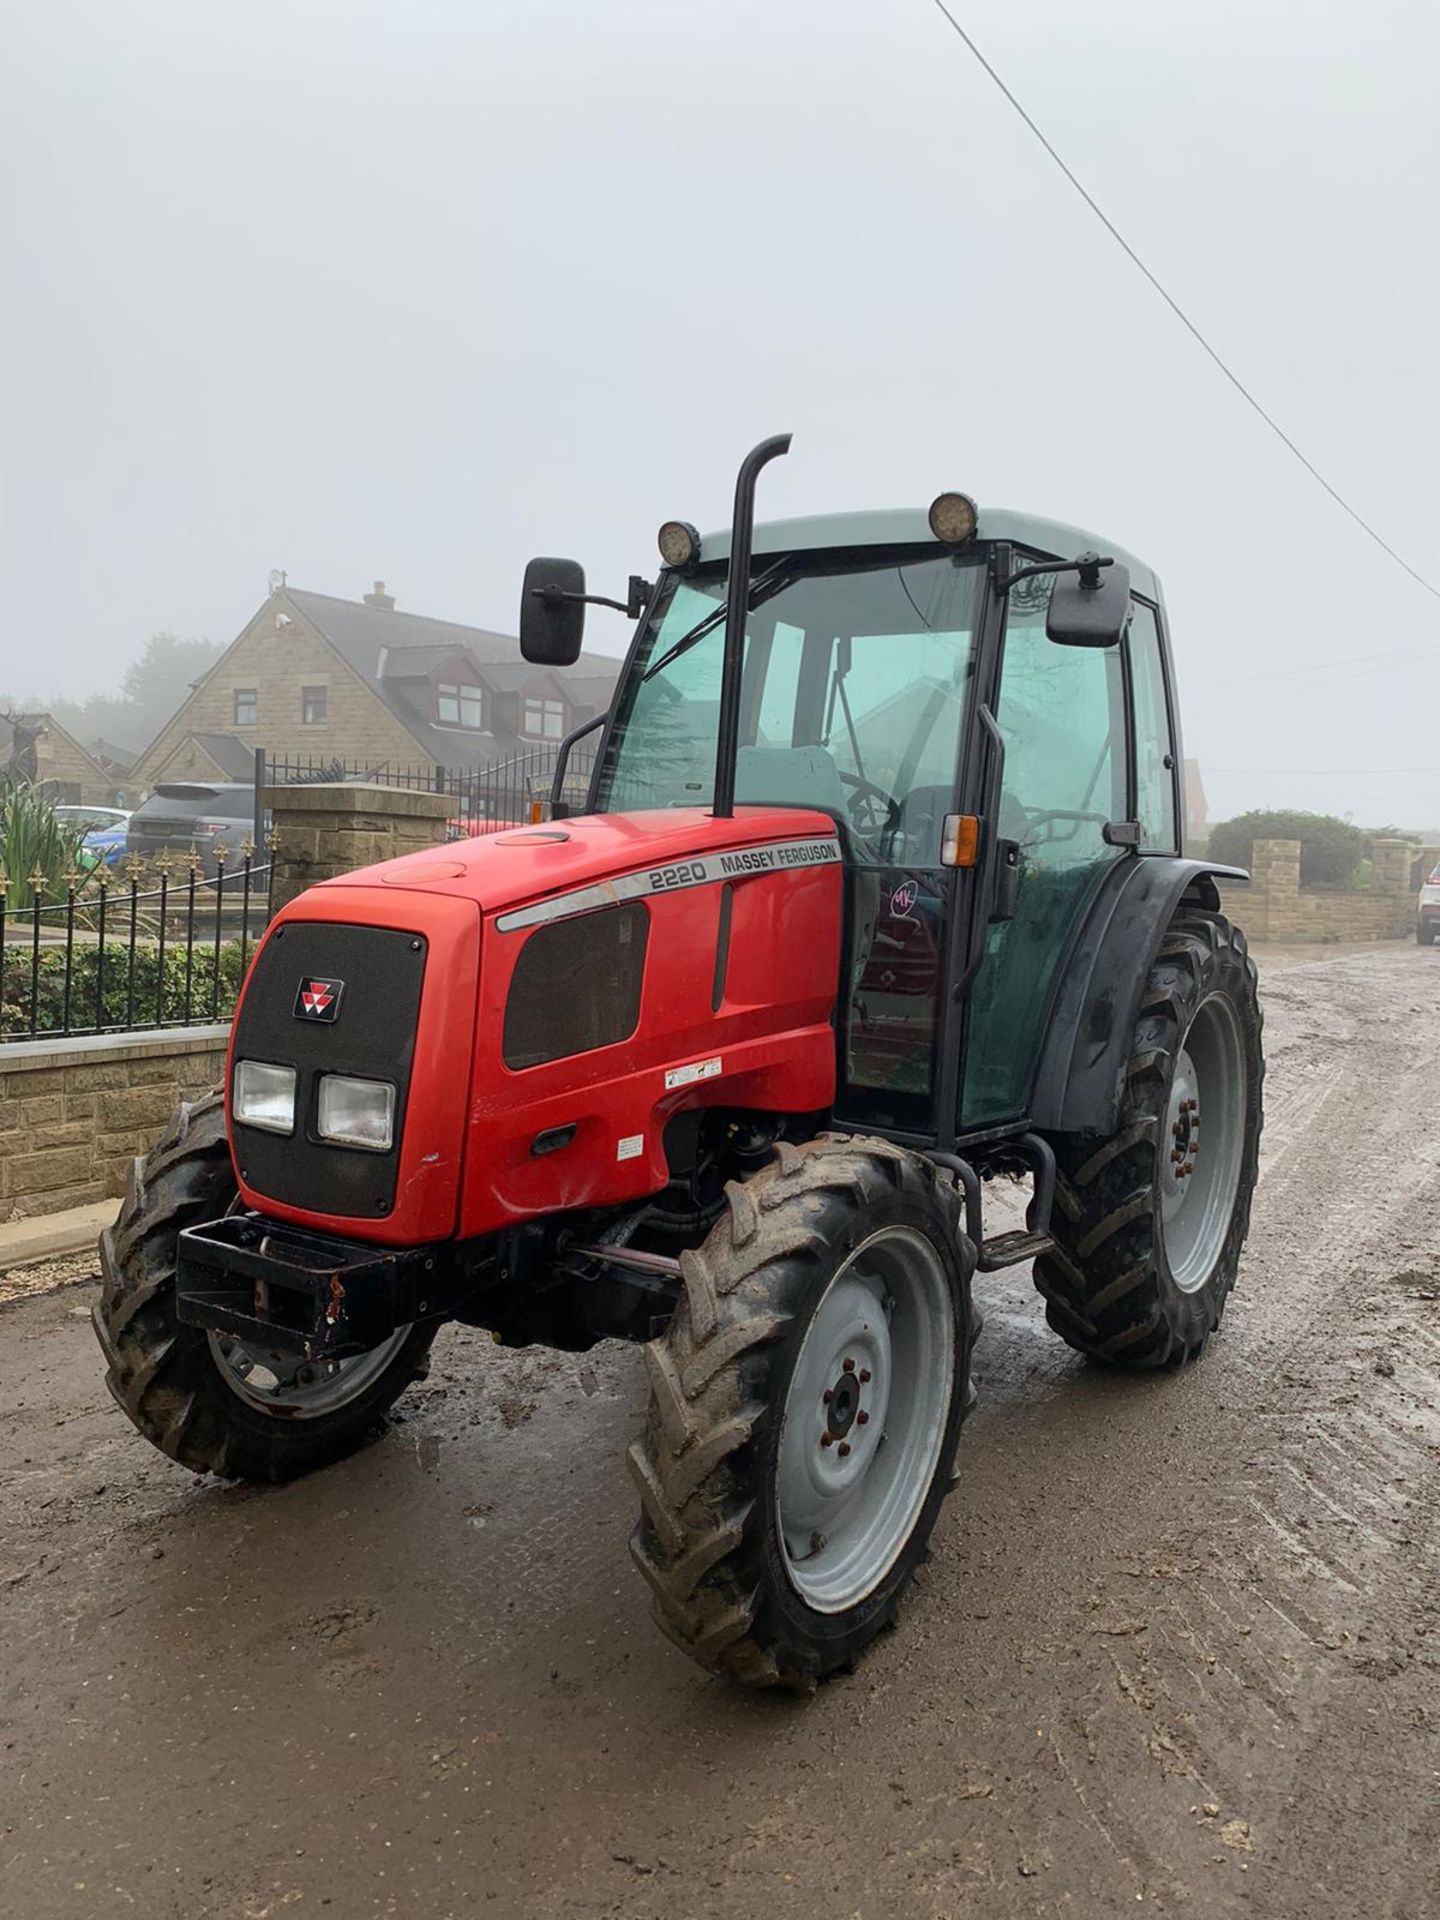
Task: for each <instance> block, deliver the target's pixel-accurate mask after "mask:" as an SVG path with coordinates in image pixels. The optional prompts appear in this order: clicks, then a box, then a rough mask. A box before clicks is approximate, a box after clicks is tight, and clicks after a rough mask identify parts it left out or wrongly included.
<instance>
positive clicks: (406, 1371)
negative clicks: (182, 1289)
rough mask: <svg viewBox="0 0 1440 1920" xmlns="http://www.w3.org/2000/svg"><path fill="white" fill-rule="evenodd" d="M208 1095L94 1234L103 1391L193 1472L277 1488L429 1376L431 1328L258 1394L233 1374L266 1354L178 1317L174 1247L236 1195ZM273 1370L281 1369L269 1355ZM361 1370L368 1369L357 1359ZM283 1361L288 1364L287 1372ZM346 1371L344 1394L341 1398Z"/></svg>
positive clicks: (138, 1172)
mask: <svg viewBox="0 0 1440 1920" xmlns="http://www.w3.org/2000/svg"><path fill="white" fill-rule="evenodd" d="M236 1193H237V1189H236V1183H235V1173H234V1169H233V1167H232V1165H231V1160H230V1148H229V1143H228V1141H227V1140H226V1137H225V1106H224V1100H223V1097H222V1095H221V1094H220V1093H219V1092H218V1091H217V1092H214V1093H207V1094H205V1095H204V1096H203V1097H202V1098H201V1099H199V1100H197V1101H196V1102H195V1103H194V1104H193V1105H191V1104H189V1103H186V1102H182V1103H181V1105H180V1107H179V1108H178V1109H177V1111H176V1114H175V1117H174V1118H173V1120H172V1121H171V1122H170V1125H169V1127H168V1128H167V1129H166V1131H165V1133H164V1135H163V1137H162V1138H161V1140H160V1141H159V1143H158V1144H157V1145H156V1146H155V1147H154V1148H153V1149H152V1150H151V1151H150V1152H149V1153H148V1154H145V1155H143V1156H142V1157H140V1158H138V1159H137V1160H136V1161H135V1164H134V1166H133V1167H132V1169H131V1172H130V1182H129V1186H128V1187H127V1189H126V1193H125V1199H124V1203H123V1205H122V1206H121V1209H120V1213H119V1216H118V1218H117V1219H116V1222H115V1225H114V1226H113V1227H109V1228H107V1229H106V1231H105V1232H104V1233H103V1234H102V1235H101V1238H100V1265H101V1273H102V1281H103V1285H102V1287H101V1293H100V1300H99V1303H98V1304H97V1306H96V1307H95V1310H94V1313H93V1314H92V1316H91V1318H92V1320H93V1322H94V1326H95V1332H96V1335H97V1336H98V1338H99V1341H100V1345H101V1347H102V1349H103V1350H104V1353H105V1358H106V1361H107V1363H108V1364H107V1370H106V1376H105V1378H106V1385H107V1386H108V1387H109V1389H110V1392H111V1394H112V1395H113V1396H114V1398H115V1400H116V1402H117V1403H118V1405H119V1407H120V1409H121V1411H122V1412H123V1413H124V1414H125V1415H126V1417H127V1418H128V1419H129V1420H130V1422H131V1424H132V1425H133V1426H135V1427H136V1428H137V1429H138V1431H139V1432H140V1433H142V1434H143V1435H144V1436H145V1438H146V1439H147V1440H148V1441H150V1443H151V1444H152V1445H153V1446H156V1447H158V1448H159V1449H160V1451H161V1452H162V1453H164V1454H168V1455H169V1457H170V1458H171V1459H172V1460H176V1461H178V1462H179V1463H180V1465H181V1466H182V1467H189V1468H190V1470H191V1471H192V1472H193V1473H215V1474H222V1475H225V1476H227V1477H228V1478H231V1479H236V1480H261V1481H279V1480H289V1479H292V1478H293V1477H294V1476H295V1475H296V1474H300V1473H307V1472H309V1471H310V1469H311V1468H313V1467H323V1466H327V1465H328V1464H329V1463H330V1462H331V1461H333V1460H339V1459H341V1458H342V1457H343V1456H344V1455H345V1454H348V1453H352V1452H353V1451H354V1450H355V1448H357V1447H358V1446H360V1445H361V1443H362V1442H363V1441H364V1440H365V1439H366V1438H367V1436H368V1435H369V1434H370V1433H371V1432H373V1431H374V1430H375V1428H376V1426H377V1425H378V1424H380V1423H381V1422H382V1420H383V1416H384V1414H385V1412H386V1410H387V1409H388V1408H389V1407H390V1406H391V1405H392V1404H393V1402H394V1401H395V1400H396V1399H398V1398H399V1396H400V1394H401V1393H402V1392H403V1391H404V1390H405V1388H406V1387H407V1386H408V1385H409V1384H410V1382H411V1381H412V1380H418V1379H421V1378H423V1376H424V1374H425V1372H426V1371H427V1368H428V1354H429V1348H430V1343H431V1341H432V1340H433V1339H434V1337H435V1331H436V1330H435V1328H434V1327H433V1326H421V1327H413V1328H410V1329H408V1330H406V1332H405V1333H404V1334H403V1336H401V1335H397V1336H396V1338H395V1339H394V1340H393V1341H391V1342H387V1343H386V1348H390V1349H392V1351H390V1352H389V1353H388V1354H387V1353H386V1351H385V1348H377V1349H375V1352H374V1354H373V1355H372V1354H361V1355H359V1356H357V1358H356V1360H354V1361H342V1362H341V1363H340V1368H339V1370H338V1371H337V1372H334V1373H331V1374H328V1375H326V1376H325V1377H324V1378H323V1379H322V1380H321V1381H320V1382H319V1383H318V1385H314V1386H292V1387H289V1388H287V1387H286V1386H285V1385H284V1384H283V1382H282V1379H281V1373H280V1372H278V1371H277V1372H276V1373H274V1374H273V1375H272V1376H271V1377H272V1378H274V1379H275V1382H276V1387H275V1390H274V1391H273V1393H272V1394H271V1395H270V1396H269V1399H270V1403H271V1405H273V1408H274V1410H273V1411H271V1410H270V1409H269V1407H267V1405H266V1400H267V1395H266V1393H265V1392H264V1391H262V1390H261V1389H260V1388H259V1387H258V1386H255V1387H251V1386H250V1385H248V1384H247V1378H245V1377H242V1374H241V1371H240V1370H239V1369H240V1368H241V1367H242V1366H244V1365H245V1363H246V1362H247V1361H248V1362H249V1363H250V1370H251V1371H252V1372H253V1370H254V1368H255V1365H256V1362H258V1363H259V1377H260V1378H262V1379H263V1378H264V1377H265V1371H266V1370H265V1365H264V1362H265V1359H266V1356H263V1355H252V1354H251V1350H250V1349H248V1348H244V1347H242V1346H241V1343H239V1342H236V1341H224V1342H223V1344H222V1342H221V1341H220V1340H218V1339H217V1338H216V1337H215V1336H212V1335H211V1334H209V1333H207V1332H206V1331H205V1330H204V1329H203V1328H200V1327H192V1326H187V1325H186V1324H185V1323H184V1322H182V1321H181V1320H180V1319H179V1318H178V1317H177V1315H176V1311H175V1266H176V1240H177V1238H178V1236H179V1234H180V1232H181V1230H182V1229H183V1228H185V1227H189V1226H193V1225H195V1224H196V1223H197V1222H199V1221H202V1220H214V1219H216V1218H218V1217H219V1216H220V1215H222V1214H224V1213H226V1212H227V1211H228V1210H229V1209H230V1208H231V1207H232V1206H233V1205H234V1203H235V1199H236ZM269 1358H270V1359H272V1360H273V1361H274V1362H275V1365H276V1367H277V1368H278V1369H281V1370H283V1368H284V1366H285V1365H286V1364H287V1362H286V1361H285V1360H284V1358H283V1357H281V1356H269ZM367 1362H369V1363H371V1364H370V1365H369V1366H368V1367H367V1366H366V1365H365V1363H367ZM289 1364H293V1363H289ZM347 1368H348V1369H350V1370H351V1371H350V1379H351V1381H352V1382H353V1383H354V1389H353V1391H349V1392H347V1391H346V1390H345V1380H346V1369H347Z"/></svg>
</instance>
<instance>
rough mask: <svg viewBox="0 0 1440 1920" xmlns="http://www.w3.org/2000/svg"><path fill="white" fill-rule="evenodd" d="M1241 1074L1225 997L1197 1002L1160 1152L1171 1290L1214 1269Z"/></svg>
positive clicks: (1234, 1186)
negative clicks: (1172, 1284) (1172, 1282)
mask: <svg viewBox="0 0 1440 1920" xmlns="http://www.w3.org/2000/svg"><path fill="white" fill-rule="evenodd" d="M1245 1109H1246V1073H1245V1050H1244V1047H1243V1046H1242V1044H1241V1039H1240V1024H1239V1021H1238V1019H1237V1018H1236V1013H1235V1007H1234V1004H1233V1003H1232V1001H1231V1000H1230V999H1229V998H1228V997H1227V996H1226V995H1224V994H1220V993H1216V994H1212V995H1211V996H1210V998H1209V999H1208V1000H1202V1001H1201V1003H1200V1005H1199V1007H1198V1008H1197V1009H1196V1011H1195V1017H1194V1019H1193V1020H1192V1021H1191V1022H1190V1026H1189V1028H1188V1030H1187V1031H1186V1034H1185V1038H1184V1041H1183V1043H1182V1045H1181V1048H1180V1052H1179V1054H1178V1055H1177V1056H1176V1060H1175V1075H1174V1078H1173V1080H1172V1082H1171V1086H1170V1104H1169V1108H1168V1110H1167V1113H1166V1131H1165V1135H1164V1137H1163V1139H1162V1141H1161V1154H1160V1226H1161V1232H1162V1234H1163V1237H1164V1241H1165V1257H1166V1259H1167V1260H1168V1262H1169V1265H1170V1272H1171V1275H1172V1277H1173V1279H1174V1281H1175V1284H1176V1286H1177V1287H1179V1288H1180V1289H1181V1290H1182V1291H1183V1292H1185V1293H1195V1292H1197V1291H1198V1289H1199V1288H1201V1287H1203V1286H1204V1285H1205V1283H1206V1281H1207V1280H1208V1279H1209V1278H1210V1276H1211V1274H1212V1273H1213V1272H1214V1270H1215V1264H1216V1262H1217V1261H1218V1260H1219V1258H1220V1254H1221V1250H1222V1249H1223V1247H1224V1245H1225V1239H1226V1236H1227V1234H1228V1233H1229V1231H1230V1221H1231V1218H1232V1216H1233V1214H1234V1211H1235V1196H1236V1193H1237V1192H1238V1190H1239V1186H1240V1163H1241V1158H1242V1155H1243V1153H1244V1147H1245Z"/></svg>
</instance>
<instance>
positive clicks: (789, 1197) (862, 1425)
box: [630, 1136, 975, 1688]
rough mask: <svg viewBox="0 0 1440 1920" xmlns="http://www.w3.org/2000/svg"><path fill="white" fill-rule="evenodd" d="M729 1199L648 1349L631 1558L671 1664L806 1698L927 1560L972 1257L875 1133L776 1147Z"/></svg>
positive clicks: (957, 1391)
mask: <svg viewBox="0 0 1440 1920" xmlns="http://www.w3.org/2000/svg"><path fill="white" fill-rule="evenodd" d="M728 1200H729V1206H728V1209H727V1211H726V1213H725V1214H724V1215H723V1216H722V1217H721V1219H720V1220H719V1222H718V1223H717V1224H716V1226H715V1227H714V1229H713V1230H712V1232H711V1234H710V1236H709V1238H708V1239H707V1240H706V1242H705V1243H704V1245H703V1246H702V1247H701V1248H699V1249H698V1251H696V1252H694V1253H687V1254H684V1255H682V1256H681V1270H682V1273H683V1276H684V1282H685V1293H684V1296H683V1298H682V1300H681V1302H680V1304H679V1306H678V1307H677V1309H676V1313H675V1316H674V1319H673V1321H672V1322H671V1325H670V1328H669V1330H668V1331H667V1333H666V1334H665V1336H664V1337H663V1338H662V1339H660V1340H657V1341H655V1342H653V1343H652V1344H651V1345H650V1346H649V1347H647V1348H646V1350H645V1357H646V1363H647V1367H648V1370H649V1374H650V1384H651V1404H650V1415H649V1419H648V1421H647V1423H646V1428H645V1433H644V1437H643V1438H642V1439H641V1440H639V1441H638V1442H637V1443H636V1444H635V1445H634V1446H633V1447H632V1448H631V1449H630V1465H631V1469H632V1472H633V1474H634V1477H635V1480H636V1484H637V1485H638V1487H639V1490H640V1497H641V1501H642V1512H641V1518H640V1524H639V1526H638V1527H637V1529H636V1532H635V1536H634V1539H633V1541H632V1552H633V1554H634V1557H635V1560H636V1564H637V1565H638V1566H639V1568H640V1571H641V1572H642V1573H643V1574H644V1575H645V1578H646V1579H647V1580H648V1581H649V1583H650V1586H651V1588H652V1589H653V1592H654V1596H655V1615H656V1619H657V1620H658V1622H659V1624H660V1626H661V1627H662V1628H663V1629H664V1631H665V1632H666V1633H667V1634H668V1635H669V1636H670V1638H671V1639H672V1640H674V1641H675V1643H676V1644H677V1645H678V1646H679V1647H680V1648H681V1649H682V1650H683V1651H684V1652H686V1653H688V1654H689V1655H690V1656H691V1657H692V1658H693V1659H695V1660H697V1661H699V1663H700V1664H701V1665H702V1666H704V1667H708V1668H710V1669H711V1670H712V1671H714V1672H717V1673H723V1674H725V1675H727V1676H729V1677H730V1678H732V1679H736V1680H740V1681H743V1682H745V1683H747V1684H750V1685H754V1686H774V1685H789V1686H796V1687H801V1688H803V1687H806V1686H808V1685H811V1684H813V1683H814V1682H815V1681H817V1680H822V1679H824V1678H825V1677H826V1676H827V1675H828V1674H831V1673H834V1672H835V1671H837V1670H838V1669H841V1668H847V1667H850V1666H853V1664H854V1662H855V1660H856V1658H857V1657H858V1655H859V1653H860V1652H861V1650H862V1649H863V1648H864V1647H865V1646H866V1644H867V1643H868V1642H869V1641H870V1640H871V1639H873V1638H874V1636H875V1634H876V1633H878V1632H879V1631H880V1629H881V1628H882V1627H883V1626H885V1625H886V1624H887V1623H888V1622H889V1621H891V1620H892V1619H893V1618H894V1615H895V1611H896V1608H897V1606H898V1604H899V1601H900V1597H901V1595H902V1593H903V1592H904V1590H905V1588H906V1586H907V1585H908V1584H909V1581H910V1578H911V1575H912V1574H913V1572H914V1569H915V1566H916V1564H917V1562H918V1561H919V1560H920V1558H921V1556H922V1555H923V1553H924V1551H925V1545H926V1542H927V1540H928V1539H929V1536H930V1532H931V1529H932V1527H933V1526H934V1524H935V1520H936V1517H937V1515H938V1513H939V1509H940V1503H941V1501H942V1500H943V1498H944V1496H945V1493H946V1491H947V1490H948V1487H949V1485H950V1479H951V1473H952V1468H953V1461H954V1455H955V1448H956V1443H957V1440H958V1438H959V1430H960V1421H961V1417H962V1414H963V1412H964V1408H965V1404H966V1387H967V1384H968V1365H969V1353H970V1341H971V1322H970V1297H969V1296H970V1279H971V1275H972V1273H973V1271H974V1264H975V1255H974V1249H973V1248H972V1247H971V1245H970V1243H969V1241H967V1240H966V1239H965V1238H964V1236H963V1235H962V1234H961V1233H960V1232H959V1230H958V1227H957V1224H956V1206H955V1201H954V1198H953V1195H952V1193H951V1192H950V1190H949V1189H947V1188H945V1187H943V1186H941V1184H940V1183H939V1182H938V1180H937V1178H936V1175H935V1170H934V1168H933V1167H932V1166H931V1165H930V1164H929V1163H928V1162H927V1161H924V1160H921V1159H920V1158H918V1156H916V1155H914V1154H910V1153H907V1152H905V1151H904V1149H902V1148H900V1147H895V1146H891V1145H889V1144H888V1143H886V1142H882V1141H878V1140H861V1139H845V1138H840V1137H832V1136H826V1137H823V1138H821V1139H819V1140H816V1141H813V1142H811V1143H810V1144H809V1145H807V1146H805V1147H794V1146H790V1145H785V1146H782V1147H780V1148H779V1149H778V1150H777V1157H776V1163H775V1164H774V1165H773V1166H772V1167H769V1168H767V1169H766V1170H765V1171H764V1172H763V1173H761V1174H759V1175H757V1176H756V1177H755V1178H754V1179H753V1180H749V1181H746V1182H745V1183H744V1184H743V1185H741V1184H733V1185H732V1186H731V1187H730V1188H729V1189H728Z"/></svg>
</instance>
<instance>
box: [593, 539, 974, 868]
mask: <svg viewBox="0 0 1440 1920" xmlns="http://www.w3.org/2000/svg"><path fill="white" fill-rule="evenodd" d="M980 578H981V573H980V569H979V567H978V565H977V564H976V563H975V562H973V561H970V560H960V561H956V560H954V559H951V558H949V557H943V556H942V557H936V556H934V555H933V554H930V553H927V554H926V555H925V556H924V557H921V558H915V557H913V550H912V554H911V555H910V556H907V554H906V553H905V552H903V551H902V552H900V553H898V554H896V555H893V556H889V557H886V558H885V559H884V560H881V559H879V558H878V557H877V558H876V559H874V560H871V561H867V563H865V564H863V565H857V564H855V563H854V562H848V563H833V564H831V565H829V566H827V563H826V560H825V557H824V555H822V554H814V555H806V556H803V557H802V558H793V559H791V558H782V559H780V560H778V561H777V560H773V559H771V558H770V557H769V556H764V557H762V558H761V559H760V560H758V561H757V562H756V566H755V587H754V590H753V591H752V596H751V597H752V606H751V611H750V615H749V619H748V621H747V626H746V640H745V667H744V681H743V691H742V700H741V727H740V753H739V762H738V766H737V770H736V799H737V800H738V801H740V802H742V803H743V802H747V801H749V802H762V801H764V802H770V803H774V804H781V805H789V806H800V807H804V806H812V807H818V808H820V809H821V810H822V811H824V812H827V813H830V814H831V815H833V816H834V817H835V818H836V819H837V820H839V821H840V822H841V824H842V826H843V827H844V828H845V829H846V834H847V847H846V851H847V854H848V855H849V856H850V857H851V858H852V859H858V860H861V861H867V860H868V861H880V862H882V863H897V864H905V865H909V866H930V867H933V866H938V865H939V860H940V837H941V829H942V824H943V821H944V816H945V814H946V812H947V811H949V810H950V800H951V796H952V794H953V791H954V784H955V773H956V756H957V752H958V743H959V737H960V723H961V718H962V716H963V713H964V708H965V702H966V699H967V697H968V690H969V676H970V666H971V651H972V644H973V639H974V626H975V615H976V607H977V602H978V591H979V582H980ZM725 591H726V581H725V575H724V572H723V570H722V569H715V570H713V571H711V572H709V573H703V572H702V573H700V574H697V575H696V576H695V577H694V578H693V579H679V578H674V579H672V581H671V582H670V584H669V587H668V590H667V591H666V592H665V594H664V595H663V596H662V600H661V605H660V608H659V610H658V612H657V615H656V616H654V617H652V621H651V625H650V628H649V630H648V632H647V633H646V634H645V636H644V637H643V639H642V643H641V648H640V651H639V654H638V656H637V660H636V663H635V665H634V667H633V668H632V670H631V673H630V675H629V679H628V683H627V686H626V690H625V693H624V695H623V696H622V700H621V706H620V711H619V714H618V716H617V722H616V726H615V729H614V733H613V737H612V740H611V743H610V747H609V751H608V756H607V764H606V767H605V770H604V774H603V777H602V782H601V792H600V810H601V811H602V812H618V811H621V810H625V809H630V808H636V807H676V806H708V805H709V804H710V801H711V800H712V798H713V797H714V791H715V749H716V737H717V732H718V726H719V715H720V669H721V662H722V657H723V652H724V617H725Z"/></svg>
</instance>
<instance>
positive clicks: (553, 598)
mask: <svg viewBox="0 0 1440 1920" xmlns="http://www.w3.org/2000/svg"><path fill="white" fill-rule="evenodd" d="M654 591H655V589H654V587H653V586H652V585H651V583H650V582H649V581H648V580H644V579H642V578H641V576H640V575H639V574H638V573H632V574H631V576H630V597H629V599H628V600H611V599H610V598H609V597H608V596H607V595H606V594H603V593H566V591H565V590H564V588H563V587H556V586H549V587H532V588H531V589H530V597H531V599H533V600H539V601H540V602H541V603H542V604H543V605H545V606H546V607H549V608H550V609H551V611H552V612H553V610H554V609H555V608H556V607H559V606H563V605H564V604H565V603H566V602H567V601H569V602H572V603H575V602H578V603H580V604H581V605H584V606H587V607H613V608H614V609H615V611H616V613H623V614H625V615H626V616H627V617H628V618H629V619H631V620H638V619H639V618H640V616H641V614H642V613H643V612H644V611H645V607H646V604H647V603H648V601H649V599H650V596H651V594H652V593H653V592H654Z"/></svg>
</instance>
